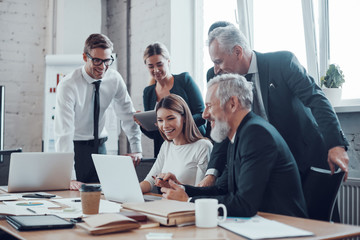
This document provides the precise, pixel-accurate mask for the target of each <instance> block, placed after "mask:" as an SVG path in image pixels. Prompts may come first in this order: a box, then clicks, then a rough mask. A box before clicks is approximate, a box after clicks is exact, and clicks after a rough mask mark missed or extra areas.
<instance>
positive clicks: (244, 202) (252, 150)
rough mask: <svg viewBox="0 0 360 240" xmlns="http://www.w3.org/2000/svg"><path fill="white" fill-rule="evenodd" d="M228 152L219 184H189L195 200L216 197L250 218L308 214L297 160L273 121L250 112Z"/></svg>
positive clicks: (235, 213) (236, 213) (231, 211)
mask: <svg viewBox="0 0 360 240" xmlns="http://www.w3.org/2000/svg"><path fill="white" fill-rule="evenodd" d="M227 155H228V157H227V165H228V167H227V168H226V169H225V171H224V174H223V175H222V176H221V177H220V178H219V180H218V181H217V183H216V184H215V186H212V187H205V188H199V187H198V188H197V187H191V186H187V185H186V186H185V189H186V192H187V194H188V195H189V196H191V197H192V199H191V201H195V200H196V199H198V198H204V197H211V198H216V199H218V200H219V202H221V203H223V204H225V206H226V208H227V211H228V215H229V216H237V217H249V216H253V215H255V214H256V213H257V212H258V211H263V212H270V213H277V214H284V215H289V216H297V217H307V210H306V205H305V200H304V196H303V191H302V188H301V183H300V176H299V172H298V168H297V165H296V162H295V159H294V157H293V156H292V154H291V152H290V150H289V148H288V146H287V144H286V143H285V141H284V139H283V138H282V137H281V136H280V134H279V133H278V131H277V130H276V129H275V128H274V127H273V126H271V124H269V123H268V122H266V121H265V120H264V119H262V118H261V117H259V116H257V115H256V114H254V113H252V112H250V113H249V114H247V115H246V116H245V118H244V119H243V120H242V122H241V124H240V126H239V127H238V129H237V132H236V136H235V139H234V143H233V144H232V143H229V147H228V151H227Z"/></svg>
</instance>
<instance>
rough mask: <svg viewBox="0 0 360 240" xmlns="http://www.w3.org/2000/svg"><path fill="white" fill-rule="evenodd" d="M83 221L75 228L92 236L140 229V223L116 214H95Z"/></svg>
mask: <svg viewBox="0 0 360 240" xmlns="http://www.w3.org/2000/svg"><path fill="white" fill-rule="evenodd" d="M83 220H84V222H83V223H77V224H76V226H78V227H81V228H83V229H85V230H86V231H87V232H88V233H90V234H93V235H100V234H104V233H112V232H122V231H127V230H132V229H136V228H139V227H140V223H138V222H137V221H136V220H134V219H131V218H129V217H126V216H124V215H122V214H118V213H110V214H97V215H94V216H91V217H87V218H84V219H83Z"/></svg>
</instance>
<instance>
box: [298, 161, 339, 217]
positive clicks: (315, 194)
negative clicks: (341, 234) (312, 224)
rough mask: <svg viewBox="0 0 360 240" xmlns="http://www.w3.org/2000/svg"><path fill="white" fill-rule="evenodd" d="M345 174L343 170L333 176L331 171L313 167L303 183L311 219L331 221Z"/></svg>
mask: <svg viewBox="0 0 360 240" xmlns="http://www.w3.org/2000/svg"><path fill="white" fill-rule="evenodd" d="M344 174H345V173H344V172H342V171H341V169H338V171H336V172H335V173H334V174H333V175H331V172H330V171H329V170H325V169H320V168H315V167H311V169H310V172H309V174H308V175H307V177H306V179H305V181H304V183H303V191H304V196H305V201H306V204H307V209H308V213H309V218H311V219H316V220H323V221H330V220H331V217H332V213H333V210H334V204H335V201H336V197H337V193H338V191H339V188H340V186H341V183H342V181H343V178H344Z"/></svg>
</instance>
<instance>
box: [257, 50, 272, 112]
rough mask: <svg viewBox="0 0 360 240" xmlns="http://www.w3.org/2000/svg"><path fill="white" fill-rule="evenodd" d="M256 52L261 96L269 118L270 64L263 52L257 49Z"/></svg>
mask: <svg viewBox="0 0 360 240" xmlns="http://www.w3.org/2000/svg"><path fill="white" fill-rule="evenodd" d="M254 53H255V54H256V60H257V67H258V71H259V79H260V89H261V96H262V100H263V103H264V108H265V112H266V116H268V118H269V109H268V93H269V84H270V83H269V80H270V76H269V66H268V65H267V64H266V61H265V59H264V57H263V54H261V53H258V52H255V51H254Z"/></svg>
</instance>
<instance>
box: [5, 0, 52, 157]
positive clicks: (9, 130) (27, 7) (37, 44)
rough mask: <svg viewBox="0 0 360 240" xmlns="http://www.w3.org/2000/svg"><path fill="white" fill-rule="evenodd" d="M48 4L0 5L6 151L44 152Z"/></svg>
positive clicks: (18, 1)
mask: <svg viewBox="0 0 360 240" xmlns="http://www.w3.org/2000/svg"><path fill="white" fill-rule="evenodd" d="M48 7H49V5H48V1H47V0H36V1H25V0H2V1H0V32H1V34H0V84H1V85H5V137H4V143H5V144H4V148H5V149H6V148H7V149H9V148H17V147H22V148H23V150H24V151H41V137H42V123H43V96H44V64H45V62H44V56H45V54H46V52H47V49H46V34H47V32H46V31H47V25H46V24H47V18H46V17H47V11H48Z"/></svg>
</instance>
